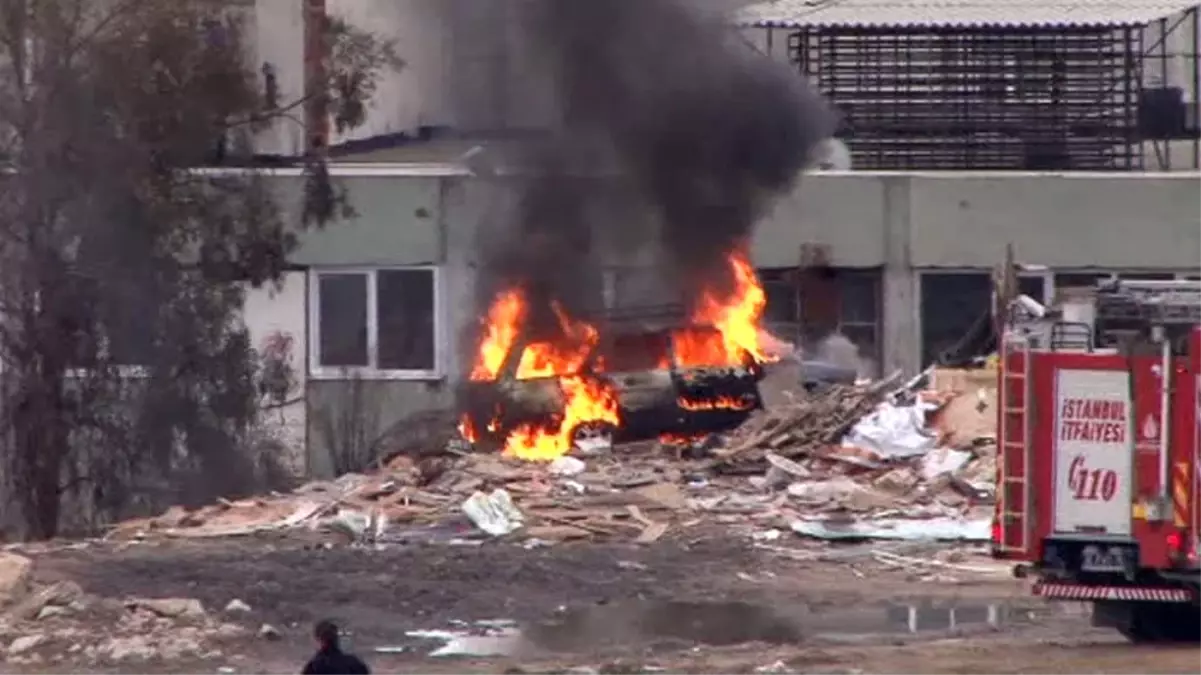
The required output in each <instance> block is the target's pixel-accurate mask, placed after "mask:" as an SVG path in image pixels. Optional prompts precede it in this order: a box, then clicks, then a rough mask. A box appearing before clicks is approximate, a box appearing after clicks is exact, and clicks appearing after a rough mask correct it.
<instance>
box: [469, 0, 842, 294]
mask: <svg viewBox="0 0 1201 675" xmlns="http://www.w3.org/2000/svg"><path fill="white" fill-rule="evenodd" d="M522 7H523V10H522V11H524V12H526V13H527V15H526V16H523V17H522V18H523V22H524V24H525V26H526V27H527V30H528V35H527V36H526V40H527V41H528V45H529V46H530V47H531V48H532V50H533V53H534V58H535V62H536V63H538V64H540V65H541V68H542V70H541V71H540V74H539V77H541V78H544V80H545V82H544V84H545V85H546V89H547V91H549V92H552V93H551V97H550V98H551V99H552V100H553V103H554V108H555V111H554V113H555V117H556V118H557V120H558V125H557V128H555V129H554V130H553V133H552V134H551V135H550V136H549V138H547V139H545V140H544V141H542V142H539V143H538V144H537V145H536V146H531V147H530V149H529V152H528V155H527V156H526V157H524V158H523V159H524V162H525V168H526V169H527V170H528V173H527V174H526V178H525V179H524V180H523V181H522V183H523V187H522V195H521V200H520V203H519V206H518V208H517V211H516V214H515V217H514V220H513V222H512V223H511V224H510V226H509V228H508V229H507V231H506V233H505V237H504V238H503V241H501V242H496V243H493V244H492V245H491V246H489V247H488V249H487V250H486V251H485V253H484V259H483V260H482V261H481V262H482V263H483V266H484V269H483V270H482V272H483V274H482V275H481V278H482V281H483V287H482V288H481V291H482V293H483V295H484V296H485V298H484V302H485V304H486V303H487V301H488V300H489V299H490V298H491V296H492V295H493V294H494V293H495V292H496V291H497V290H499V287H501V286H507V285H513V284H521V285H523V286H524V287H525V289H526V292H527V294H528V299H529V300H530V303H531V306H532V307H538V306H540V305H543V306H544V305H545V304H548V303H547V301H548V300H551V299H554V300H558V301H559V302H560V303H562V304H564V305H565V306H566V307H567V308H568V310H569V311H587V309H588V308H589V307H591V308H593V309H595V306H596V304H597V302H598V300H599V298H597V297H596V289H597V288H599V285H597V284H596V283H595V280H596V279H597V278H598V275H599V269H600V266H601V265H602V259H604V262H609V263H611V262H612V261H613V257H614V256H615V255H616V256H618V257H620V256H622V255H626V254H629V255H634V254H639V255H643V256H645V255H646V254H647V252H648V251H649V252H652V255H653V256H654V262H655V264H656V266H657V267H659V268H660V269H662V270H664V271H665V273H664V274H663V278H664V279H665V283H667V284H669V285H671V286H672V288H671V289H670V292H671V293H672V294H673V295H674V297H676V298H679V299H681V300H683V301H685V302H687V300H688V299H689V295H688V294H689V292H690V291H693V290H695V289H697V288H699V287H700V286H701V284H700V283H699V282H700V281H703V282H704V284H705V285H707V286H708V287H710V288H712V287H715V286H716V287H718V288H721V287H722V285H723V283H725V282H728V281H729V280H728V279H726V274H727V272H726V270H727V269H728V266H727V265H726V264H725V262H724V261H725V256H726V254H727V253H728V252H729V251H730V250H731V248H733V247H734V246H737V245H738V244H739V243H741V242H744V241H746V240H748V239H749V237H750V235H751V231H752V228H753V226H754V224H755V221H756V220H757V219H758V218H759V216H761V215H762V214H763V213H764V210H765V208H767V207H768V206H769V205H770V203H771V200H772V199H773V198H774V197H776V196H779V195H780V194H782V193H784V192H786V191H788V190H790V189H791V188H792V185H793V182H794V181H795V179H796V178H797V176H798V174H799V172H800V171H801V170H802V168H803V167H804V166H805V164H806V163H807V161H808V158H809V156H810V153H811V151H812V150H813V149H814V147H815V146H816V145H817V144H818V143H819V142H820V141H821V140H822V139H824V138H825V137H827V136H828V135H829V132H830V131H831V129H832V125H831V122H832V120H831V118H830V116H829V114H828V112H827V110H826V108H825V107H824V106H823V104H822V103H821V101H820V99H819V98H818V96H817V95H816V94H814V93H813V92H811V91H810V90H809V89H808V88H807V87H806V86H805V84H804V83H803V81H802V80H801V78H800V77H799V76H798V75H797V73H796V72H795V71H793V70H791V69H790V68H788V67H787V66H785V65H783V64H779V63H776V62H773V61H771V60H769V59H768V58H767V57H766V56H764V55H762V54H759V53H758V52H756V51H754V50H753V48H751V47H750V46H749V45H748V44H747V43H745V42H744V41H743V40H742V38H741V37H740V36H739V35H738V34H737V33H736V32H735V30H734V29H732V28H731V27H729V26H728V25H725V24H723V22H722V21H721V20H720V19H719V18H717V17H716V16H711V15H704V14H702V13H700V12H698V11H697V10H696V9H695V3H687V2H686V1H685V0H528V1H527V2H525V3H522ZM524 77H526V78H527V80H528V77H529V73H525V74H524ZM643 262H645V258H644V259H643Z"/></svg>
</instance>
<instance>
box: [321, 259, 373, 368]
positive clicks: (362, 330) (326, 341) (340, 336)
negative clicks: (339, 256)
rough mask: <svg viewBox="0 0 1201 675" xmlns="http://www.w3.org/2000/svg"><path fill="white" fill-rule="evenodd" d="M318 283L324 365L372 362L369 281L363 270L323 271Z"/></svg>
mask: <svg viewBox="0 0 1201 675" xmlns="http://www.w3.org/2000/svg"><path fill="white" fill-rule="evenodd" d="M318 278H319V282H318V302H317V304H318V308H317V312H318V322H319V323H318V331H317V333H318V336H319V345H318V355H317V360H318V361H319V362H320V364H321V365H322V366H333V367H353V366H359V367H363V366H367V365H369V358H368V353H367V282H368V276H367V275H366V274H362V273H347V274H322V275H320V276H319V277H318Z"/></svg>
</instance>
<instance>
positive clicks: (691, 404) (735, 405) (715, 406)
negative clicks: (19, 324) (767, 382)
mask: <svg viewBox="0 0 1201 675" xmlns="http://www.w3.org/2000/svg"><path fill="white" fill-rule="evenodd" d="M676 405H678V406H680V407H681V408H683V409H684V410H693V411H695V410H750V409H751V405H752V404H751V403H748V402H746V401H743V400H741V399H737V398H734V397H732V396H718V397H717V398H714V399H706V400H700V401H695V400H691V399H687V398H678V399H676Z"/></svg>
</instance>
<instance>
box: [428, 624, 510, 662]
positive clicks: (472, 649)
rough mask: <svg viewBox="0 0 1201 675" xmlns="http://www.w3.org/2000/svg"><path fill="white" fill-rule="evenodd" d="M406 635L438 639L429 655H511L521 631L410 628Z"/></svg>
mask: <svg viewBox="0 0 1201 675" xmlns="http://www.w3.org/2000/svg"><path fill="white" fill-rule="evenodd" d="M405 635H406V636H407V637H412V638H421V639H426V640H440V641H441V642H442V643H443V644H442V646H441V647H438V648H437V649H434V650H433V651H431V652H430V653H429V655H430V656H478V657H482V656H512V655H513V654H515V653H516V652H517V650H518V649H519V647H520V646H521V644H522V640H523V638H522V636H521V632H520V631H518V630H516V629H502V630H496V631H492V632H490V633H489V634H486V635H473V634H471V633H469V632H466V631H450V630H411V631H407V632H405Z"/></svg>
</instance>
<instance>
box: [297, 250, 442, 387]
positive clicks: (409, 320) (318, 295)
mask: <svg viewBox="0 0 1201 675" xmlns="http://www.w3.org/2000/svg"><path fill="white" fill-rule="evenodd" d="M309 292H310V301H309V321H310V326H311V329H310V333H311V344H312V353H311V354H310V361H311V363H312V371H313V375H314V376H315V377H319V378H320V377H343V376H345V375H347V374H356V373H357V374H365V375H368V376H381V377H395V378H398V379H404V378H412V379H424V378H436V377H438V376H439V371H440V369H439V363H441V359H440V354H439V352H440V350H441V347H440V345H441V342H442V341H441V340H440V339H439V337H438V331H439V326H438V325H437V324H438V322H437V320H436V318H435V317H436V316H437V312H438V309H437V308H438V301H439V298H438V295H439V294H438V275H437V270H436V269H435V268H431V267H410V268H383V269H373V270H361V269H354V270H344V269H339V270H328V271H327V270H318V271H314V272H313V274H312V279H311V280H310V285H309Z"/></svg>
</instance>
